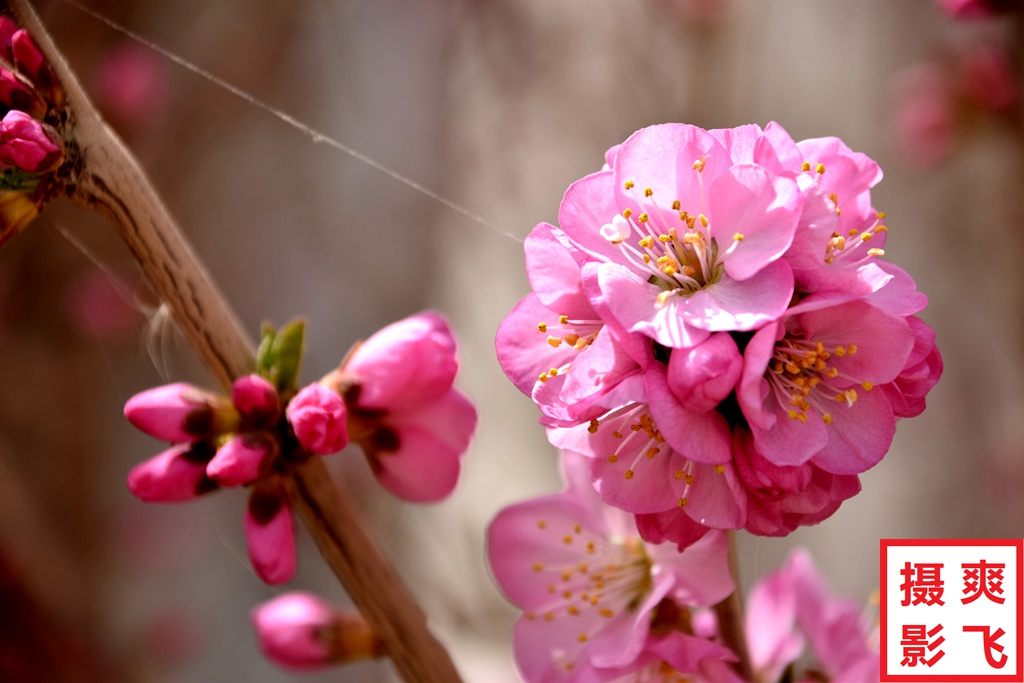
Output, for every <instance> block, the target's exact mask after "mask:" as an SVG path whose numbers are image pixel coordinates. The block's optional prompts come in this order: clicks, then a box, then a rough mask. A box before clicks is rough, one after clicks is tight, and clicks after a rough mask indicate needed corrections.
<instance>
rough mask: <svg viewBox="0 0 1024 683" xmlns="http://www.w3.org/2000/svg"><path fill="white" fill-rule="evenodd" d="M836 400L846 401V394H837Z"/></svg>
mask: <svg viewBox="0 0 1024 683" xmlns="http://www.w3.org/2000/svg"><path fill="white" fill-rule="evenodd" d="M836 400H837V401H839V402H840V403H845V402H846V394H836Z"/></svg>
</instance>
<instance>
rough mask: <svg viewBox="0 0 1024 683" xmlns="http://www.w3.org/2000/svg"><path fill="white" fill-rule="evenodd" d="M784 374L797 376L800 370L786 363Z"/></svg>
mask: <svg viewBox="0 0 1024 683" xmlns="http://www.w3.org/2000/svg"><path fill="white" fill-rule="evenodd" d="M786 372H788V373H789V374H791V375H799V374H800V368H798V367H797V366H795V365H793V364H792V363H786Z"/></svg>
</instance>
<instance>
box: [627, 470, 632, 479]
mask: <svg viewBox="0 0 1024 683" xmlns="http://www.w3.org/2000/svg"><path fill="white" fill-rule="evenodd" d="M632 478H633V470H626V479H632Z"/></svg>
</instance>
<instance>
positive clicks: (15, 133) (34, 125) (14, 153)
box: [0, 110, 64, 173]
mask: <svg viewBox="0 0 1024 683" xmlns="http://www.w3.org/2000/svg"><path fill="white" fill-rule="evenodd" d="M63 160H64V150H63V148H62V147H61V145H60V139H59V137H58V136H57V132H56V131H54V130H53V129H52V128H50V127H49V126H47V125H46V124H45V123H41V122H39V121H36V120H35V119H34V118H32V117H31V116H29V115H28V114H26V113H24V112H20V111H17V110H11V111H9V112H7V115H6V116H4V118H3V121H0V162H3V163H4V164H7V165H9V166H15V167H17V168H20V169H21V170H23V171H28V172H30V173H43V172H46V171H50V170H53V169H54V168H56V167H57V166H59V165H60V164H61V162H62V161H63Z"/></svg>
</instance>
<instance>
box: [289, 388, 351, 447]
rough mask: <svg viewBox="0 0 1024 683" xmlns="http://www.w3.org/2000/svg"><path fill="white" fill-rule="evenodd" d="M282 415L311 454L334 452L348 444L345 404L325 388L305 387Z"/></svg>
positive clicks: (300, 442)
mask: <svg viewBox="0 0 1024 683" xmlns="http://www.w3.org/2000/svg"><path fill="white" fill-rule="evenodd" d="M285 415H286V416H287V418H288V423H289V424H291V426H292V429H293V430H294V431H295V438H296V439H298V441H299V444H300V445H301V446H302V447H303V448H304V449H305V450H307V451H308V452H310V453H313V454H314V455H330V454H331V453H337V452H338V451H340V450H341V449H342V448H344V447H345V445H346V444H348V431H347V430H346V427H345V418H346V415H347V411H346V409H345V403H344V402H343V401H342V400H341V397H340V396H338V394H336V393H334V392H333V391H331V390H330V389H328V388H327V387H324V386H322V385H320V384H310V385H309V386H307V387H305V388H304V389H302V390H301V391H300V392H299V393H298V394H296V395H295V398H293V399H292V400H291V401H290V402H289V403H288V407H287V408H286V409H285Z"/></svg>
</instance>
